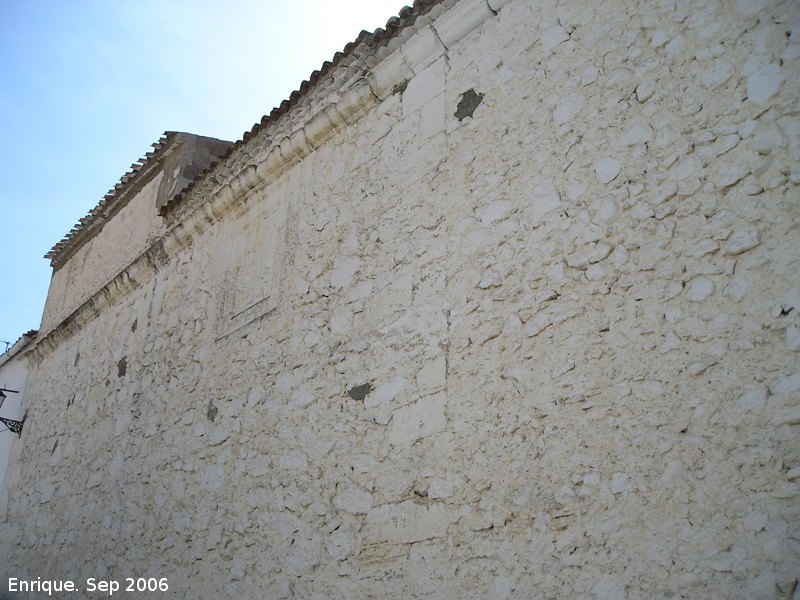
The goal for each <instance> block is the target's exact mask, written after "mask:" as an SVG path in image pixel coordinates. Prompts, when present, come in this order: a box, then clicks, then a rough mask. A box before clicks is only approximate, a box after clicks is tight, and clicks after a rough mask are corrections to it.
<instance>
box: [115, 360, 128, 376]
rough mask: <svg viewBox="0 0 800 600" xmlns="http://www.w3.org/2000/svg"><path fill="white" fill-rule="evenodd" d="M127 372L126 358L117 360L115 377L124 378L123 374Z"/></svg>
mask: <svg viewBox="0 0 800 600" xmlns="http://www.w3.org/2000/svg"><path fill="white" fill-rule="evenodd" d="M127 372H128V360H127V358H126V357H124V356H123V357H122V358H120V359H119V362H118V363H117V377H125V373H127Z"/></svg>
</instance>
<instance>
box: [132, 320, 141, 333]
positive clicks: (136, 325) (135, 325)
mask: <svg viewBox="0 0 800 600" xmlns="http://www.w3.org/2000/svg"><path fill="white" fill-rule="evenodd" d="M138 326H139V319H134V320H133V325H131V333H134V332H135V331H136V328H137V327H138Z"/></svg>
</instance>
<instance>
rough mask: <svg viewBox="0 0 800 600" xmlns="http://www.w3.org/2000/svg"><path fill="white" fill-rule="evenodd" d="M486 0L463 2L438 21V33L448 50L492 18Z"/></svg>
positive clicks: (465, 0) (436, 25) (466, 0)
mask: <svg viewBox="0 0 800 600" xmlns="http://www.w3.org/2000/svg"><path fill="white" fill-rule="evenodd" d="M492 16H493V15H492V11H491V10H489V6H488V5H487V3H486V0H462V1H461V2H458V3H457V4H456V5H455V6H454V8H453V9H451V10H449V11H447V12H446V13H445V14H444V15H442V17H441V18H439V19H437V20H436V24H435V27H436V31H437V33H438V34H439V38H440V39H441V40H442V43H443V44H444V45H445V46H446V47H447V48H452V47H453V45H454V44H455V43H456V42H458V41H459V40H461V39H462V38H464V37H465V36H466V35H467V34H469V33H470V32H472V31H473V30H474V29H476V28H477V27H480V25H481V24H482V23H483V22H484V21H485V20H487V19H489V18H490V17H492Z"/></svg>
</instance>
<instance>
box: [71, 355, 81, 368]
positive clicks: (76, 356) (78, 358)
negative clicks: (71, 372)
mask: <svg viewBox="0 0 800 600" xmlns="http://www.w3.org/2000/svg"><path fill="white" fill-rule="evenodd" d="M80 359H81V353H80V352H78V353H77V354H75V364H74V365H72V366H73V367H77V366H78V361H79V360H80Z"/></svg>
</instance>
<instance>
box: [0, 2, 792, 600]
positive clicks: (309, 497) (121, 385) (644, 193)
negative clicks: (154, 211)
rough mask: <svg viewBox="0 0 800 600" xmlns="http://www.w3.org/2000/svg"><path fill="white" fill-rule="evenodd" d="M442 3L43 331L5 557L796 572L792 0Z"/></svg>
mask: <svg viewBox="0 0 800 600" xmlns="http://www.w3.org/2000/svg"><path fill="white" fill-rule="evenodd" d="M451 5H452V8H449V9H447V10H442V11H440V13H436V14H433V18H432V19H431V24H429V25H426V22H425V21H424V20H420V23H418V25H417V26H416V28H415V29H414V31H413V32H412V33H413V35H407V36H405V37H404V38H402V42H403V43H402V44H397V46H399V48H398V49H394V48H390V49H391V50H393V53H390V54H388V56H386V57H384V58H383V62H382V63H380V64H379V65H377V66H375V67H374V69H375V71H373V72H378V71H379V70H380V69H381V68H383V69H387V68H388V67H386V65H387V64H396V66H397V68H396V69H395V71H392V72H396V73H398V74H399V75H398V77H400V78H405V76H402V73H404V72H408V71H410V75H409V77H408V78H407V79H408V81H407V82H406V81H403V82H402V84H401V85H397V86H394V85H393V86H392V89H393V90H394V93H387V94H386V96H385V97H382V95H380V94H376V96H377V97H378V100H380V101H378V100H376V99H375V97H373V98H372V100H371V102H372V105H369V104H366V105H365V108H363V110H361V112H359V113H358V114H357V118H356V117H353V118H352V119H350V120H348V121H347V122H341V123H340V124H339V125H338V126H337V127H334V128H332V129H331V130H330V133H329V134H328V135H327V137H326V138H324V139H322V140H321V141H319V142H318V143H317V142H314V143H312V144H311V145H312V146H313V149H311V150H308V151H304V152H301V153H300V154H299V155H298V157H297V158H296V159H295V160H293V161H289V160H288V157H289V152H288V151H286V148H285V147H284V148H283V150H284V152H282V153H281V156H282V157H283V159H284V161H285V162H284V163H282V164H283V166H282V167H281V169H271V170H269V171H266V170H264V169H262V167H261V166H260V165H263V164H265V163H264V162H259V161H266V159H265V158H264V157H265V156H274V154H270V152H273V150H271V148H272V149H274V148H275V147H276V146H275V144H276V143H278V142H276V141H275V140H277V139H278V137H277V136H269V138H268V139H267V137H261V138H257V139H254V140H253V141H251V142H250V143H249V144H244V145H243V146H240V147H239V149H238V151H237V152H238V154H234V156H233V158H232V159H231V160H230V161H229V162H228V163H226V164H232V162H231V161H233V160H234V159H237V160H241V161H242V165H243V166H242V171H241V173H247V175H238V176H237V177H239V179H237V180H236V181H239V182H241V181H243V179H242V177H246V181H247V182H248V183H247V185H238V184H232V185H230V186H229V187H228V188H227V191H220V192H219V193H218V194H217V195H216V196H214V197H211V198H206V197H199V196H197V197H194V199H193V200H192V198H190V199H189V202H188V204H187V208H186V209H185V210H184V212H180V211H179V212H178V213H176V215H177V216H175V217H174V219H175V221H174V222H172V224H171V225H170V227H171V228H172V229H170V232H172V233H168V234H165V238H164V239H163V240H162V242H161V247H162V249H163V252H161V253H157V254H153V255H152V256H151V257H150V260H148V261H147V266H142V264H138V263H137V265H138V266H136V268H137V269H138V271H137V273H138V275H137V277H135V278H133V279H134V280H135V284H129V285H127V286H122V287H120V288H119V290H120V291H119V292H118V293H116V295H113V296H112V297H111V299H110V300H109V301H108V305H107V306H105V308H104V309H103V310H99V311H97V312H96V313H93V315H92V317H91V318H86V319H84V321H82V326H81V328H80V330H77V331H70V332H67V333H64V334H63V335H60V336H59V337H57V340H56V341H51V342H47V341H46V340H39V342H38V344H37V349H36V350H35V351H34V354H35V356H36V358H37V360H38V365H37V367H36V370H35V378H34V380H33V383H32V386H31V391H30V393H31V394H32V396H31V397H32V398H33V400H32V403H31V405H30V413H29V420H28V422H27V423H26V431H25V433H24V435H23V438H22V444H23V445H22V446H21V447H19V450H18V452H17V454H16V457H15V459H16V460H17V461H18V462H19V465H20V467H19V479H18V481H17V485H16V487H15V488H14V489H13V490H12V491H11V497H10V508H9V514H8V518H7V519H6V521H5V522H4V523H3V524H2V525H1V526H0V575H2V576H3V577H7V576H18V577H24V576H27V577H33V578H35V577H37V576H42V577H45V576H46V577H48V578H50V579H57V578H64V577H69V578H72V579H76V580H79V581H81V580H85V579H86V578H88V577H106V578H108V577H114V578H118V579H122V578H124V577H126V576H145V577H167V578H169V585H170V589H171V590H172V592H173V593H174V595H175V597H186V598H193V597H197V596H199V595H220V596H223V597H228V598H255V597H296V598H374V597H388V598H400V597H403V598H406V597H413V598H442V597H447V598H487V597H488V598H532V597H536V598H571V597H589V598H675V597H692V598H720V597H730V598H737V597H742V598H784V597H790V596H791V595H792V594H793V593H794V592H795V591H796V588H797V577H798V571H799V569H798V567H799V564H800V560H799V559H800V547H798V542H797V539H798V530H797V527H798V523H800V505H798V484H797V478H798V476H800V444H798V441H797V440H798V432H797V425H798V424H800V407H799V406H798V396H799V395H800V367H798V353H797V351H798V350H799V349H800V335H799V333H798V321H799V318H798V310H800V280H799V279H798V277H797V275H798V273H797V266H796V265H797V264H798V258H800V257H798V254H799V253H798V229H797V221H798V187H797V184H798V182H800V142H799V141H798V140H800V136H798V132H800V117H798V101H797V98H798V93H799V92H800V90H798V82H799V81H800V78H798V64H799V63H798V56H800V47H798V44H797V42H796V40H797V35H798V33H797V32H800V27H798V24H799V21H798V14H799V11H798V7H797V5H796V4H794V3H791V2H767V1H759V2H745V1H740V2H738V3H733V2H730V3H728V2H678V3H675V2H647V3H641V4H639V3H635V2H624V1H618V2H615V1H610V0H609V1H605V2H599V3H587V2H578V1H574V2H565V3H561V4H559V5H556V3H555V2H552V1H549V0H542V1H537V2H533V1H530V0H515V1H512V2H508V3H503V2H490V3H489V6H490V7H491V8H492V9H494V11H495V12H496V14H494V12H492V11H491V10H489V8H487V5H486V4H485V3H484V2H477V1H476V2H472V1H467V0H462V2H458V3H451V2H446V3H444V4H442V5H441V6H442V7H444V8H447V7H448V6H451ZM454 23H457V24H461V25H459V26H462V25H463V24H464V23H467V24H468V26H463V27H461V30H460V31H462V32H463V33H464V35H462V36H461V37H458V36H454V37H449V35H448V33H447V32H448V31H451V30H452V29H448V28H450V27H455V26H454V25H453V24H454ZM437 27H438V29H437ZM421 40H423V41H424V40H432V41H430V44H429V45H428V46H426V47H427V48H428V53H427V54H426V56H425V58H424V60H423V59H420V60H419V61H418V62H417V63H415V64H411V63H412V62H413V58H414V56H416V55H415V54H413V53H412V52H411V50H410V48H420V47H422V41H421ZM426 43H427V42H426ZM414 44H416V46H414ZM398 56H401V57H402V60H398ZM392 61H394V63H392ZM382 65H383V66H382ZM385 72H389V71H385ZM342 97H344V95H343V96H342ZM370 106H371V107H370ZM301 125H302V123H299V122H294V121H289V122H288V125H286V127H287V131H299V129H296V127H300V126H301ZM309 131H310V129H309V128H308V126H307V127H306V132H305V134H304V135H306V136H307V137H310V133H309ZM259 144H260V145H261V146H259ZM270 144H272V146H270ZM259 148H262V149H261V150H259ZM243 156H244V157H246V156H250V157H255V158H252V161H253V162H252V163H251V166H248V160H251V159H249V158H248V159H245V158H241V157H243ZM237 157H240V158H237ZM259 157H261V158H259ZM253 167H254V168H253ZM226 168H227V167H226ZM265 173H268V175H265ZM220 177H222V176H220ZM232 177H233V176H232ZM201 189H202V188H201ZM220 189H221V190H222V188H220ZM203 203H205V204H203ZM191 207H194V208H191ZM190 208H191V210H190ZM192 211H194V212H192ZM197 215H205V217H204V218H205V219H206V220H205V221H204V223H205V224H201V221H200V220H197V219H200V217H198V216H197ZM191 219H196V220H195V221H192V222H193V223H195V224H194V225H192V226H188V225H185V223H187V222H189V221H190V220H191ZM182 222H183V223H184V225H182V224H181V223H182ZM170 236H172V237H170ZM153 256H157V257H158V259H157V260H156V259H154V258H153ZM53 335H54V334H52V335H51V336H50V337H51V340H52V339H53Z"/></svg>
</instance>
